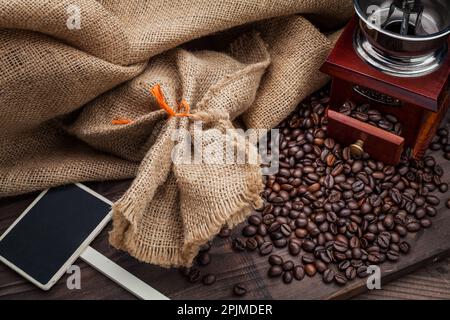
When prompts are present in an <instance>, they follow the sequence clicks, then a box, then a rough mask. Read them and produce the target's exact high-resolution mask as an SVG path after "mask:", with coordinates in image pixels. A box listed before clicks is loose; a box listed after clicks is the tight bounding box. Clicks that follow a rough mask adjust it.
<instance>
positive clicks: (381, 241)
mask: <svg viewBox="0 0 450 320" xmlns="http://www.w3.org/2000/svg"><path fill="white" fill-rule="evenodd" d="M377 243H378V245H379V246H380V247H381V248H385V249H386V248H387V247H389V244H390V243H391V234H390V233H389V232H382V233H380V234H379V235H378V238H377Z"/></svg>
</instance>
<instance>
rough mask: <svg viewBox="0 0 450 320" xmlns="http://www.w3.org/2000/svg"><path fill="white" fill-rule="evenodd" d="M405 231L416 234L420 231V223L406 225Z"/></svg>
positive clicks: (413, 222)
mask: <svg viewBox="0 0 450 320" xmlns="http://www.w3.org/2000/svg"><path fill="white" fill-rule="evenodd" d="M406 229H407V230H408V231H409V232H417V231H419V230H420V223H418V222H416V221H412V222H410V223H408V224H407V225H406Z"/></svg>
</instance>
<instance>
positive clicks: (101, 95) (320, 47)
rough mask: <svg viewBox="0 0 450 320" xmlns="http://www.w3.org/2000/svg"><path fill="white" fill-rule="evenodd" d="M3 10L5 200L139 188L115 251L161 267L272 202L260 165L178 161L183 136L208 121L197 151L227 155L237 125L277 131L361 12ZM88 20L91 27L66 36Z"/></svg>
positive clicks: (20, 4) (190, 4)
mask: <svg viewBox="0 0 450 320" xmlns="http://www.w3.org/2000/svg"><path fill="white" fill-rule="evenodd" d="M0 8H1V10H0V70H1V71H0V120H1V123H2V125H1V129H0V132H1V135H0V147H1V149H0V150H1V151H0V196H2V197H3V196H11V195H17V194H22V193H26V192H30V191H35V190H40V189H44V188H48V187H52V186H57V185H61V184H66V183H71V182H79V181H94V180H100V181H102V180H114V179H125V178H134V181H133V183H132V185H131V187H130V188H129V190H128V191H126V193H125V194H124V195H123V196H122V198H121V199H119V200H118V201H117V202H116V203H115V204H114V206H113V229H112V231H111V233H110V242H111V243H112V245H114V246H115V247H117V248H119V249H123V250H125V251H127V252H129V253H130V254H131V255H133V256H135V257H136V258H138V259H139V260H142V261H145V262H150V263H154V264H158V265H162V266H182V265H184V266H188V265H190V264H191V263H192V261H193V258H194V257H195V256H196V254H197V252H198V250H199V246H200V245H201V244H203V243H205V242H206V241H208V240H210V239H211V238H212V237H213V236H214V235H215V234H217V232H218V231H219V230H220V228H221V227H222V226H223V225H229V226H233V225H235V224H237V223H239V222H241V221H242V220H243V219H244V218H245V217H246V216H247V215H248V214H249V212H250V211H251V210H252V208H254V207H258V206H260V205H261V203H262V201H261V198H260V196H259V194H260V192H261V190H262V187H263V184H262V177H261V172H260V169H259V166H258V165H257V164H222V165H219V164H214V163H209V161H208V159H205V160H206V161H203V162H201V163H192V164H187V163H184V164H181V163H178V162H173V161H172V151H173V150H174V147H175V146H176V145H177V144H178V143H180V141H175V139H174V136H173V133H174V130H175V129H178V130H182V129H183V130H185V131H186V132H190V133H193V132H194V131H195V130H194V129H193V128H194V123H196V121H202V124H203V130H202V136H203V137H206V138H205V139H200V140H199V141H196V142H197V143H200V144H201V145H202V146H203V147H207V148H208V150H215V151H217V152H219V153H220V152H222V151H223V148H224V141H225V139H226V130H227V129H230V128H233V125H232V121H233V120H235V119H237V118H238V117H241V116H242V120H243V121H244V123H245V124H246V125H247V126H248V127H249V128H263V129H269V128H272V127H274V126H276V125H277V124H278V123H279V122H280V121H281V120H282V119H283V118H284V117H285V116H286V115H288V114H289V113H290V112H291V111H292V110H293V109H294V108H295V107H296V105H297V104H298V102H299V101H301V100H302V99H303V98H304V97H306V96H307V95H309V94H310V93H312V92H313V91H314V90H316V89H317V88H319V87H320V86H321V85H323V84H324V83H325V81H326V80H327V79H326V78H325V77H324V76H323V75H321V74H320V73H319V72H318V69H319V67H320V65H321V64H322V63H323V61H324V59H325V57H326V55H327V54H328V52H329V51H330V49H331V47H332V45H333V40H331V39H335V38H336V35H335V34H333V30H335V29H337V28H338V27H340V26H342V25H343V23H344V22H345V21H346V20H347V19H348V18H349V17H350V16H351V14H352V5H351V0H283V1H280V0H278V1H268V0H262V1H261V0H259V1H258V0H246V1H242V0H228V1H209V0H180V1H165V0H162V1H161V0H159V1H156V0H148V1H138V0H128V1H118V0H117V1H115V0H103V1H94V0H47V1H40V0H35V1H22V0H0ZM74 10H75V11H74ZM77 12H79V13H80V20H79V21H80V29H76V28H75V29H73V28H68V25H67V21H69V22H70V21H72V19H74V17H75V18H77V16H74V14H75V15H76V13H77ZM308 19H311V21H314V25H313V24H312V23H311V22H309V21H308ZM318 28H321V30H322V31H323V32H326V34H327V35H329V36H328V37H327V36H325V35H324V34H323V33H321V32H320V31H319V29H318ZM208 35H211V36H210V37H208V38H204V39H203V40H201V39H200V40H199V41H196V42H191V41H192V40H196V39H199V38H202V37H204V36H208ZM184 44H186V45H184ZM199 44H200V45H199ZM200 48H201V49H200ZM156 84H160V85H161V88H162V90H163V92H164V95H165V97H166V99H167V102H168V104H169V105H171V106H176V105H177V103H178V102H179V101H181V99H185V100H186V101H187V103H188V104H189V105H190V106H191V112H192V113H193V114H194V116H193V117H192V118H178V117H169V116H168V115H167V114H166V112H165V111H163V110H161V109H160V108H159V106H158V103H157V102H156V101H155V99H154V98H153V97H152V95H151V94H150V88H152V87H153V86H154V85H156ZM113 119H131V120H132V122H131V123H130V124H126V125H113V124H112V123H111V121H112V120H113ZM235 138H236V142H235V144H236V148H240V147H242V145H241V142H242V141H241V140H239V139H241V138H240V137H239V136H236V137H235ZM194 139H197V137H196V136H194ZM183 142H186V141H183ZM192 143H194V141H193V142H192ZM246 152H248V153H254V152H256V150H254V148H248V149H246Z"/></svg>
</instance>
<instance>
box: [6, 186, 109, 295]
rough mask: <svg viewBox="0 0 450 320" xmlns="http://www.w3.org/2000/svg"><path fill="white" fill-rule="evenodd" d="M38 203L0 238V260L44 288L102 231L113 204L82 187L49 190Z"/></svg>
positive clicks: (41, 196)
mask: <svg viewBox="0 0 450 320" xmlns="http://www.w3.org/2000/svg"><path fill="white" fill-rule="evenodd" d="M36 200H37V201H35V202H34V203H33V204H32V205H31V206H30V207H29V208H28V209H27V211H25V212H24V214H23V215H22V216H21V217H20V218H19V219H18V220H17V221H16V222H15V224H13V227H12V228H11V229H9V230H8V231H7V232H6V233H5V235H4V236H3V238H2V239H1V241H0V257H1V258H2V260H3V261H4V262H5V263H7V264H9V265H10V266H12V265H13V266H14V267H15V269H17V268H18V269H19V270H16V271H19V272H20V273H22V275H25V276H28V277H29V278H31V279H29V280H35V282H38V283H37V284H38V285H39V284H40V285H42V286H44V287H45V286H46V285H48V284H49V283H50V282H51V281H52V280H53V282H54V281H56V280H57V279H55V276H56V275H57V274H58V272H59V273H60V275H62V274H63V273H64V272H65V271H66V270H62V269H63V267H64V266H67V267H69V265H70V264H69V265H67V263H68V262H69V260H71V263H72V262H73V261H74V260H75V259H76V258H77V256H78V255H77V253H78V254H81V252H77V251H80V248H82V247H83V245H88V244H89V243H86V242H90V241H91V240H92V239H90V238H93V236H95V234H93V233H95V232H96V231H97V232H100V231H101V229H102V226H103V225H105V224H106V222H107V221H108V220H109V219H108V218H109V216H108V213H109V212H110V210H111V205H110V203H109V201H108V200H106V201H108V202H105V200H103V199H101V196H100V197H98V196H96V195H94V194H92V193H90V192H89V189H87V188H85V187H84V186H81V185H67V186H63V187H58V188H54V189H50V190H48V191H47V192H43V193H42V194H41V195H40V197H39V198H38V199H36ZM102 222H103V223H102ZM23 273H25V274H23ZM58 278H59V277H58ZM33 282H34V281H33ZM35 284H36V283H35ZM47 289H48V288H47Z"/></svg>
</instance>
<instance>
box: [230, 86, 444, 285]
mask: <svg viewBox="0 0 450 320" xmlns="http://www.w3.org/2000/svg"><path fill="white" fill-rule="evenodd" d="M328 101H329V97H328V94H327V92H326V91H322V92H319V93H318V94H316V95H314V96H312V97H311V98H310V99H309V101H306V102H304V103H303V104H302V105H301V106H300V108H299V109H298V110H297V111H296V112H295V113H294V114H293V115H292V116H291V117H290V118H288V119H286V120H285V121H283V122H282V123H281V125H280V126H279V129H280V134H281V140H280V169H279V172H278V173H277V174H276V175H272V176H268V177H267V179H266V188H265V191H264V193H263V196H264V198H265V200H266V204H265V206H264V208H262V209H261V210H260V211H259V212H257V213H256V214H254V215H252V216H250V217H249V218H248V220H247V223H246V225H245V226H244V227H243V229H242V235H243V237H244V238H246V240H245V241H244V240H243V239H240V238H237V239H235V240H234V242H235V243H239V244H242V245H239V246H236V245H235V248H236V247H239V250H243V244H249V243H251V244H252V245H251V247H250V248H247V249H248V250H250V251H253V250H258V251H259V254H260V255H262V256H266V255H267V256H268V276H270V277H280V278H281V279H282V280H283V281H284V282H285V283H290V282H291V281H293V280H294V279H295V280H302V279H303V277H304V275H307V276H314V275H316V274H320V275H321V276H322V279H323V281H324V282H325V283H331V282H334V283H336V284H338V285H344V284H346V283H347V282H348V281H350V280H353V279H355V278H356V277H365V276H366V275H367V273H366V271H367V267H368V266H370V265H378V264H381V263H383V262H385V261H391V262H395V261H397V260H398V259H400V257H401V255H402V254H407V253H408V252H409V250H410V245H409V244H408V242H406V241H405V240H404V238H405V236H406V235H407V234H408V233H415V232H418V231H419V230H421V229H426V228H429V227H430V226H431V224H432V221H431V219H430V218H431V217H434V216H435V215H436V214H437V210H436V206H437V205H438V204H439V203H440V200H439V198H438V197H437V196H436V195H433V194H431V193H432V192H434V191H440V192H446V191H447V190H448V184H447V183H445V182H443V181H441V177H442V176H443V174H444V172H443V169H442V168H441V167H440V166H439V165H437V164H436V161H435V159H434V158H433V157H431V156H426V157H424V158H423V160H420V161H419V160H414V159H410V158H409V157H408V153H407V152H406V153H405V155H403V156H402V159H401V163H400V164H399V165H398V166H395V167H394V166H389V165H384V164H383V163H381V162H379V161H374V160H371V159H370V157H369V155H368V154H364V155H363V156H362V157H361V158H356V157H354V156H352V154H351V153H350V150H349V148H342V147H341V146H340V145H339V144H338V143H336V142H335V141H334V140H333V139H332V138H331V137H327V119H326V117H325V106H326V105H327V103H328ZM345 107H346V108H347V109H348V110H347V111H346V113H347V114H351V113H353V112H354V113H355V117H357V119H359V120H367V121H368V122H369V123H377V125H378V126H379V127H380V128H382V129H384V130H392V131H394V132H395V133H397V134H399V133H400V132H401V125H400V124H399V123H398V121H397V119H395V118H394V117H392V116H383V115H381V114H380V113H378V112H375V111H374V110H372V109H370V108H368V107H367V106H361V107H355V106H354V105H353V104H351V103H350V102H349V103H347V104H346V105H345ZM363 114H364V115H363ZM440 134H441V136H442V134H443V132H440ZM255 247H257V248H255ZM283 250H284V251H287V253H288V254H289V256H290V259H287V260H286V259H284V260H283V259H281V258H280V256H279V255H281V253H282V252H283ZM275 251H277V253H275Z"/></svg>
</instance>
